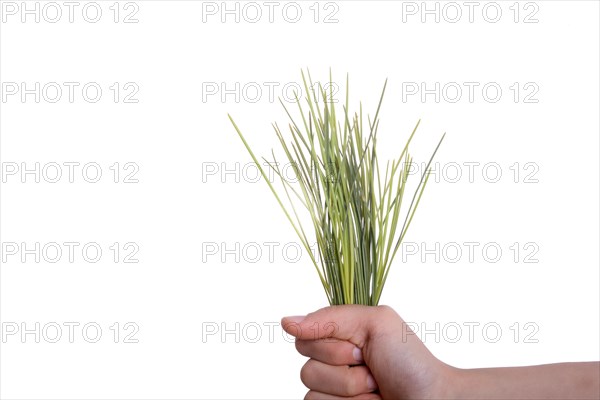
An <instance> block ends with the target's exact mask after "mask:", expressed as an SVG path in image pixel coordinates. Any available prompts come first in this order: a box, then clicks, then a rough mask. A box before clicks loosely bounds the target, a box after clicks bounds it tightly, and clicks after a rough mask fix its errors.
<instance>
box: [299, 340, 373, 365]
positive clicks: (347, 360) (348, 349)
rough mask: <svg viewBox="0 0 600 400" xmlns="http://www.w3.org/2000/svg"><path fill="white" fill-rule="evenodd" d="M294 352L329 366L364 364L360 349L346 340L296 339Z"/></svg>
mask: <svg viewBox="0 0 600 400" xmlns="http://www.w3.org/2000/svg"><path fill="white" fill-rule="evenodd" d="M296 350H298V353H300V354H302V355H303V356H306V357H309V358H313V359H315V360H318V361H321V362H323V363H325V364H329V365H356V364H362V363H363V362H364V360H363V356H362V351H361V349H359V348H358V347H356V346H355V345H354V344H352V343H350V342H348V341H346V340H339V339H318V340H304V339H296Z"/></svg>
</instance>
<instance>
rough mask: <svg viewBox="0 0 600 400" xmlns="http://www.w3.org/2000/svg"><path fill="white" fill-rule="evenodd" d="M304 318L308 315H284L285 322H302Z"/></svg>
mask: <svg viewBox="0 0 600 400" xmlns="http://www.w3.org/2000/svg"><path fill="white" fill-rule="evenodd" d="M304 318H306V315H293V316H291V317H283V319H284V320H285V322H286V323H287V324H292V323H295V324H299V323H300V322H302V321H303V320H304Z"/></svg>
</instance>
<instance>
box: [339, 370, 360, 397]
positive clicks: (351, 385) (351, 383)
mask: <svg viewBox="0 0 600 400" xmlns="http://www.w3.org/2000/svg"><path fill="white" fill-rule="evenodd" d="M342 390H343V392H344V396H348V397H350V396H356V395H357V394H359V393H360V388H359V385H358V381H357V380H356V379H355V378H353V377H352V375H351V374H349V375H348V376H347V377H346V378H345V379H344V382H343V387H342Z"/></svg>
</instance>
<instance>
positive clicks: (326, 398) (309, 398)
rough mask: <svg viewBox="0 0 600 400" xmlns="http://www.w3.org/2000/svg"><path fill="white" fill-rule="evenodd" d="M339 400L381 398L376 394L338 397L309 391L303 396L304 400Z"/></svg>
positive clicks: (376, 399)
mask: <svg viewBox="0 0 600 400" xmlns="http://www.w3.org/2000/svg"><path fill="white" fill-rule="evenodd" d="M341 399H346V400H348V399H352V400H382V398H381V396H380V395H379V394H377V393H363V394H359V395H358V396H354V397H340V396H334V395H331V394H327V393H321V392H315V391H313V390H310V391H309V392H308V393H306V396H304V400H341Z"/></svg>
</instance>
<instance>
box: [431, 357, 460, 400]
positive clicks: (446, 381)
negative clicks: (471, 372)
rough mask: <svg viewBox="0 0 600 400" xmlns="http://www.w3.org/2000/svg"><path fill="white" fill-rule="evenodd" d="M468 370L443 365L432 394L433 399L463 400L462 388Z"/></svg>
mask: <svg viewBox="0 0 600 400" xmlns="http://www.w3.org/2000/svg"><path fill="white" fill-rule="evenodd" d="M467 374H468V370H465V369H460V368H455V367H453V366H451V365H448V364H442V367H441V369H440V372H439V375H438V377H439V379H437V380H436V384H435V385H434V390H433V392H432V393H431V396H430V398H431V399H444V400H453V399H463V398H464V393H463V390H462V388H463V387H464V384H463V382H464V381H465V379H466V375H467Z"/></svg>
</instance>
